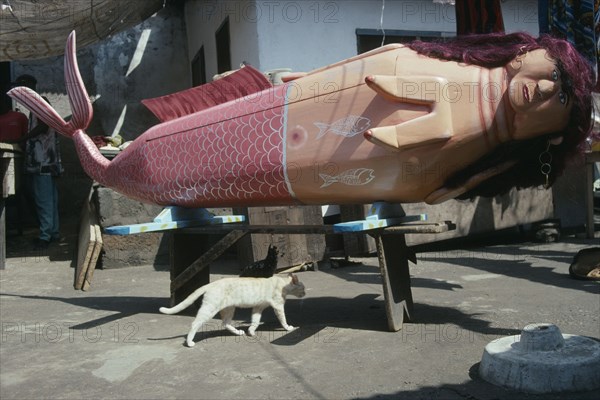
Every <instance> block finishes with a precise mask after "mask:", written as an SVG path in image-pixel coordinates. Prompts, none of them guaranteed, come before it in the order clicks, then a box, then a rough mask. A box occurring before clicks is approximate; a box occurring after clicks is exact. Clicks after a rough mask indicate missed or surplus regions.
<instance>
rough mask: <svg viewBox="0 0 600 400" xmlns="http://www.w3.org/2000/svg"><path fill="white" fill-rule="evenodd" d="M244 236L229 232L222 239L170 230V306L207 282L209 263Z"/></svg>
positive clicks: (236, 232) (237, 232) (240, 233)
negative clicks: (171, 232)
mask: <svg viewBox="0 0 600 400" xmlns="http://www.w3.org/2000/svg"><path fill="white" fill-rule="evenodd" d="M244 235H245V232H242V231H231V232H229V233H228V234H227V235H225V236H224V237H222V238H216V237H215V236H214V235H193V234H186V233H176V232H175V233H173V234H172V236H171V248H170V254H171V307H173V306H174V305H176V304H178V303H180V302H181V301H182V300H184V299H185V298H186V297H187V296H189V295H190V294H191V293H192V292H193V291H194V290H196V289H197V288H199V287H200V286H203V285H206V284H207V283H209V282H210V268H209V265H210V263H211V262H213V261H215V260H216V259H217V258H218V257H219V256H221V255H222V254H223V253H224V252H225V251H227V249H229V248H230V247H231V246H232V245H233V244H234V243H235V242H237V241H238V240H239V239H240V238H242V237H243V236H244Z"/></svg>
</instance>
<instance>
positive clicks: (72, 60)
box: [8, 31, 94, 137]
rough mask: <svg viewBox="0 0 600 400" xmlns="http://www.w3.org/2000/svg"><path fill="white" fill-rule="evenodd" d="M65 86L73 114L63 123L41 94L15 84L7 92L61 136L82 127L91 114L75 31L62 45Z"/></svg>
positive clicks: (88, 121) (69, 134) (90, 117)
mask: <svg viewBox="0 0 600 400" xmlns="http://www.w3.org/2000/svg"><path fill="white" fill-rule="evenodd" d="M65 85H66V86H67V93H68V95H69V103H70V104H71V111H72V114H73V115H72V117H71V120H70V121H69V122H66V121H65V120H64V119H63V118H62V117H61V116H60V115H59V114H58V113H57V112H56V110H55V109H54V108H53V107H52V106H51V105H50V104H48V103H47V102H46V101H45V100H44V99H43V98H42V96H40V95H39V94H37V93H36V92H35V91H33V90H31V89H29V88H27V87H23V86H20V87H16V88H14V89H12V90H10V91H9V92H8V95H9V96H10V97H12V98H13V99H15V100H17V101H18V102H19V103H22V104H23V105H24V106H25V107H26V108H27V109H29V111H31V112H32V113H33V114H35V115H36V116H37V117H38V118H39V119H41V120H42V121H44V123H46V125H48V126H50V127H52V128H54V129H56V131H57V132H60V133H61V134H63V135H65V136H68V137H71V136H73V135H74V134H75V132H76V131H78V130H84V129H86V128H87V127H88V126H89V124H90V122H91V121H92V116H93V114H94V113H93V110H92V103H91V102H90V100H89V97H88V93H87V90H86V89H85V86H84V84H83V80H82V79H81V74H80V73H79V67H78V65H77V58H76V56H75V31H72V32H71V34H70V35H69V38H68V39H67V45H66V48H65Z"/></svg>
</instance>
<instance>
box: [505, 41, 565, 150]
mask: <svg viewBox="0 0 600 400" xmlns="http://www.w3.org/2000/svg"><path fill="white" fill-rule="evenodd" d="M506 70H507V74H508V80H509V85H508V98H509V101H510V105H511V107H512V109H513V110H514V112H515V117H514V121H513V123H514V132H515V133H514V139H528V138H532V137H535V136H538V135H540V134H544V133H553V132H556V131H559V130H561V129H563V128H564V127H565V126H566V125H567V123H568V121H569V115H570V113H571V109H572V108H573V102H572V101H571V99H570V98H569V95H568V94H567V92H566V90H565V81H566V79H565V78H566V77H563V76H561V75H562V74H561V71H560V69H559V67H558V63H557V61H556V60H554V59H553V58H552V57H550V55H548V53H547V51H546V50H544V49H537V50H532V51H529V52H527V53H525V54H522V55H520V56H518V57H516V58H515V59H514V60H513V61H512V62H510V63H509V65H507V67H506Z"/></svg>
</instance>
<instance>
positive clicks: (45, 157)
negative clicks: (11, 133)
mask: <svg viewBox="0 0 600 400" xmlns="http://www.w3.org/2000/svg"><path fill="white" fill-rule="evenodd" d="M14 83H15V85H16V86H26V87H28V88H30V89H32V90H36V86H37V79H35V77H33V76H31V75H21V76H19V77H18V78H17V79H16V80H15V82H14ZM43 99H44V100H45V101H46V102H48V103H50V102H49V101H48V99H47V98H45V97H43ZM24 141H25V161H24V173H25V184H26V186H27V188H28V190H29V193H30V194H31V197H32V199H33V203H34V205H35V209H36V213H37V219H38V224H39V229H40V231H39V236H38V238H37V240H36V241H35V243H34V248H35V249H36V250H44V249H47V248H48V246H49V244H50V242H52V241H57V240H59V239H60V234H59V217H58V188H57V185H56V179H57V178H58V177H59V176H60V175H61V174H62V172H63V167H62V163H61V159H60V147H59V142H58V135H57V134H56V131H55V130H54V129H53V128H50V127H48V125H46V124H45V123H43V122H42V121H40V120H38V118H37V117H36V116H35V115H34V114H30V116H29V131H28V133H27V134H26V135H25V137H24Z"/></svg>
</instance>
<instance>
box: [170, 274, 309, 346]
mask: <svg viewBox="0 0 600 400" xmlns="http://www.w3.org/2000/svg"><path fill="white" fill-rule="evenodd" d="M202 295H204V298H203V299H202V306H201V307H200V309H199V310H198V314H197V315H196V318H195V319H194V321H193V322H192V328H191V329H190V332H189V333H188V335H187V340H186V343H187V345H188V346H189V347H193V346H194V344H195V343H194V336H195V335H196V332H198V330H199V329H200V327H201V326H202V324H204V323H205V322H206V321H208V320H210V319H211V318H212V317H213V316H215V314H216V313H217V312H219V311H220V313H221V319H222V320H223V327H224V328H225V329H227V330H228V331H229V332H231V333H233V334H235V335H240V336H241V335H244V331H243V330H239V329H236V328H235V327H234V326H233V325H231V320H232V319H233V314H234V312H235V308H236V307H240V308H252V323H251V325H250V327H249V328H248V334H249V335H250V336H254V332H255V331H256V328H258V324H259V323H260V317H261V315H262V312H263V310H264V309H265V308H267V307H269V306H271V307H273V310H274V311H275V315H276V316H277V319H279V322H280V323H281V326H282V327H283V329H285V330H287V331H291V330H294V329H296V328H294V327H293V326H291V325H288V324H287V321H286V319H285V312H284V310H283V305H284V303H285V298H286V297H287V296H288V295H294V296H296V297H304V295H305V292H304V284H302V282H300V281H299V280H298V277H297V276H296V275H293V274H289V275H288V276H287V277H282V276H277V275H274V276H272V277H270V278H239V277H236V278H224V279H220V280H218V281H215V282H211V283H209V284H208V285H204V286H202V287H200V288H198V289H196V290H195V291H194V293H192V294H191V295H189V296H188V297H187V298H186V299H185V300H183V301H182V302H181V303H179V304H177V305H176V306H175V307H172V308H166V307H161V308H160V312H161V313H163V314H175V313H178V312H179V311H181V310H184V309H186V308H187V307H189V306H190V305H192V303H194V301H196V299H198V298H199V297H200V296H202Z"/></svg>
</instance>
